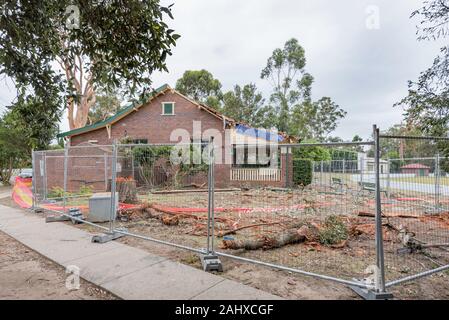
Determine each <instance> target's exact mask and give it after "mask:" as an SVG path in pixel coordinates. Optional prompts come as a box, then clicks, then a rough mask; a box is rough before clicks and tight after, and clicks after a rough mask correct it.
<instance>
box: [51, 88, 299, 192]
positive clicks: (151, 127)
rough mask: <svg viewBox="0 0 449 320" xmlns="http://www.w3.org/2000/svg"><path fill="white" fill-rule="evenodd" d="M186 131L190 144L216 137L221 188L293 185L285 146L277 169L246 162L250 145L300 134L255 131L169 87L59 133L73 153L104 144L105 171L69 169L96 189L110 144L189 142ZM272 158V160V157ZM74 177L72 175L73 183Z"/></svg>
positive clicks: (286, 140)
mask: <svg viewBox="0 0 449 320" xmlns="http://www.w3.org/2000/svg"><path fill="white" fill-rule="evenodd" d="M182 134H184V135H186V134H187V135H188V136H189V137H190V142H192V141H197V140H199V139H200V140H201V141H209V139H210V138H211V137H214V144H216V145H218V146H220V147H218V148H220V149H221V150H217V149H216V155H217V156H216V159H215V160H216V164H215V183H216V185H217V186H218V187H226V186H242V185H247V186H278V187H284V186H287V185H290V184H291V182H290V181H291V177H292V174H291V172H292V159H291V158H292V157H291V156H290V155H289V154H288V153H287V150H288V149H287V148H285V147H284V148H283V147H280V148H277V149H276V150H278V151H276V152H277V153H279V154H277V155H276V157H277V158H276V159H278V160H276V161H277V165H276V167H273V166H269V164H266V163H265V164H264V165H254V163H253V164H252V165H249V164H247V162H250V161H249V158H251V152H248V149H250V148H251V147H249V146H250V145H253V144H255V143H258V142H261V141H265V142H266V143H268V144H272V143H273V142H276V143H279V144H281V145H282V144H288V143H292V142H298V139H297V138H295V137H293V136H289V135H286V134H284V133H275V132H272V131H266V130H256V129H253V128H251V127H249V126H247V125H246V124H244V123H238V122H236V121H235V120H233V119H231V118H229V117H226V116H224V115H223V114H221V113H219V112H217V111H216V110H214V109H212V108H210V107H208V106H206V105H204V104H200V103H198V102H196V101H193V100H192V99H189V98H188V97H186V96H184V95H183V94H181V93H179V92H178V91H176V90H174V89H173V88H171V87H170V86H168V85H163V86H162V87H160V88H158V89H156V90H155V91H154V93H153V94H152V95H151V96H150V97H149V98H148V100H147V102H146V103H143V104H141V105H138V106H134V105H131V106H128V107H126V108H124V109H122V110H121V111H120V112H118V113H117V114H115V115H114V116H111V117H109V118H107V119H106V120H104V121H101V122H98V123H95V124H92V125H88V126H85V127H82V128H78V129H74V130H71V131H68V132H64V133H60V134H59V135H58V137H59V138H64V139H65V140H66V143H68V144H69V145H70V146H71V149H70V150H71V151H70V152H72V153H73V154H75V153H78V152H82V151H81V150H84V149H94V148H98V149H100V148H103V149H102V150H99V151H98V152H99V154H105V160H103V161H104V163H103V164H101V165H104V168H105V169H104V172H101V173H98V172H95V170H91V171H90V172H86V173H84V172H83V171H82V170H75V168H73V167H71V166H74V165H76V164H74V163H73V164H72V165H69V171H73V172H76V180H77V181H79V183H82V181H83V180H84V181H85V183H86V184H93V183H97V182H98V183H97V184H98V189H101V182H100V180H102V181H103V184H104V180H105V179H104V178H102V177H104V176H105V175H106V176H108V175H110V163H108V160H107V158H108V157H109V156H108V152H109V151H108V152H106V151H105V150H109V149H107V147H106V146H110V145H111V144H113V143H114V142H117V143H120V141H123V140H124V139H126V140H127V141H131V142H133V143H147V144H164V143H178V142H185V140H182V137H181V136H182ZM75 146H90V148H87V147H86V148H73V147H75ZM246 146H248V147H246ZM237 150H240V151H237ZM83 152H86V151H83ZM267 152H268V153H269V152H270V151H267ZM271 152H272V151H271ZM256 153H257V152H256ZM109 155H110V154H109ZM270 156H271V158H274V155H270ZM256 157H257V155H256ZM237 159H238V160H239V161H237ZM83 161H88V160H83ZM92 161H93V160H92ZM97 162H98V161H97ZM100 162H101V161H100ZM256 162H257V161H256ZM287 162H288V164H287ZM93 166H94V164H92V167H93ZM97 167H98V163H97ZM71 169H72V170H71ZM55 170H56V169H55ZM97 171H98V170H97ZM288 172H290V174H288ZM133 174H134V173H133ZM95 175H99V177H98V179H95V177H94V176H95ZM48 176H50V172H48ZM69 176H70V174H69ZM287 176H288V177H289V178H288V179H287V178H286V177H287ZM109 178H110V177H109ZM73 179H75V177H73V178H71V177H69V180H70V181H72V180H73ZM96 180H98V181H96ZM69 184H70V183H69ZM77 185H78V184H77Z"/></svg>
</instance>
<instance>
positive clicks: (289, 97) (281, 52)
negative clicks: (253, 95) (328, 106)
mask: <svg viewBox="0 0 449 320" xmlns="http://www.w3.org/2000/svg"><path fill="white" fill-rule="evenodd" d="M305 65H306V58H305V53H304V49H303V48H302V47H301V46H300V45H299V43H298V40H296V39H290V40H288V41H287V42H286V43H285V45H284V48H283V49H280V48H277V49H275V50H274V51H273V53H272V55H271V56H270V57H269V58H268V60H267V65H266V66H265V68H264V69H263V70H262V73H261V75H260V76H261V78H262V79H267V80H268V81H269V82H270V84H271V86H272V90H273V93H272V94H271V97H270V101H271V102H272V103H273V104H274V105H275V106H276V111H277V112H278V117H277V118H278V119H277V128H278V129H279V131H286V132H287V131H289V116H290V106H291V105H292V104H294V103H296V102H297V101H298V100H299V99H300V97H301V92H300V91H301V89H303V88H307V87H308V86H307V83H306V82H307V81H306V80H307V79H310V78H311V76H310V75H309V74H307V73H306V72H305ZM300 76H301V78H300ZM309 82H311V81H309ZM304 84H306V85H304ZM303 91H304V92H307V89H305V90H303Z"/></svg>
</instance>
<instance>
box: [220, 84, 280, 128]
mask: <svg viewBox="0 0 449 320" xmlns="http://www.w3.org/2000/svg"><path fill="white" fill-rule="evenodd" d="M264 103H265V99H264V98H263V96H262V94H261V93H260V92H258V91H257V87H256V85H255V84H253V83H250V84H247V85H244V86H243V87H240V86H239V85H235V86H234V90H232V91H228V92H226V93H225V94H224V95H223V109H222V112H223V114H225V115H226V116H228V117H230V118H232V119H234V120H236V121H241V122H244V123H247V124H249V125H250V126H252V127H264V128H267V129H269V128H270V121H269V118H270V116H272V115H271V114H270V112H271V111H272V110H271V107H270V106H265V105H264ZM271 124H272V123H271Z"/></svg>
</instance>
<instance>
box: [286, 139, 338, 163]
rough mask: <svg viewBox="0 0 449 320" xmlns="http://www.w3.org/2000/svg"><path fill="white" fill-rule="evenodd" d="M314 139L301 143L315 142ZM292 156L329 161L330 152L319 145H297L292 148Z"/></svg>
mask: <svg viewBox="0 0 449 320" xmlns="http://www.w3.org/2000/svg"><path fill="white" fill-rule="evenodd" d="M315 142H316V141H313V140H308V141H303V142H301V143H315ZM293 157H294V158H298V159H310V160H313V161H329V160H331V154H330V152H329V149H327V148H324V147H320V146H313V147H312V146H299V147H298V148H293Z"/></svg>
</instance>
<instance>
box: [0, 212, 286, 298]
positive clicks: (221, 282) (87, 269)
mask: <svg viewBox="0 0 449 320" xmlns="http://www.w3.org/2000/svg"><path fill="white" fill-rule="evenodd" d="M0 230H1V231H3V232H5V233H7V234H9V235H10V236H12V237H13V238H15V239H17V240H18V241H20V242H22V243H23V244H25V245H26V246H28V247H29V248H31V249H33V250H35V251H37V252H38V253H40V254H42V255H44V256H46V257H47V258H49V259H50V260H53V261H55V262H56V263H58V264H60V265H62V266H64V267H67V266H69V265H74V266H77V267H79V268H80V275H81V277H82V278H84V279H85V280H87V281H90V282H92V283H94V284H96V285H98V286H100V287H103V288H104V289H107V290H109V291H110V292H112V293H113V294H115V295H117V296H118V297H120V298H123V299H180V300H189V299H194V300H196V299H206V300H207V299H235V300H242V299H280V298H279V297H277V296H274V295H271V294H269V293H266V292H264V291H261V290H257V289H254V288H252V287H249V286H246V285H243V284H240V283H238V282H235V281H231V280H227V279H224V278H222V277H220V276H216V275H213V274H210V273H206V272H203V271H201V270H198V269H195V268H192V267H189V266H186V265H183V264H181V263H178V262H174V261H170V260H168V259H167V258H163V257H159V256H156V255H153V254H150V253H148V252H145V251H143V250H140V249H136V248H133V247H129V246H127V245H124V244H121V243H118V242H109V243H104V244H98V243H92V242H91V237H92V234H90V233H87V232H86V231H83V230H80V229H77V228H74V227H71V226H70V225H66V224H63V223H45V221H44V219H43V218H40V217H37V216H35V215H33V214H32V213H28V212H26V211H23V210H20V209H14V208H10V207H6V206H2V205H0Z"/></svg>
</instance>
